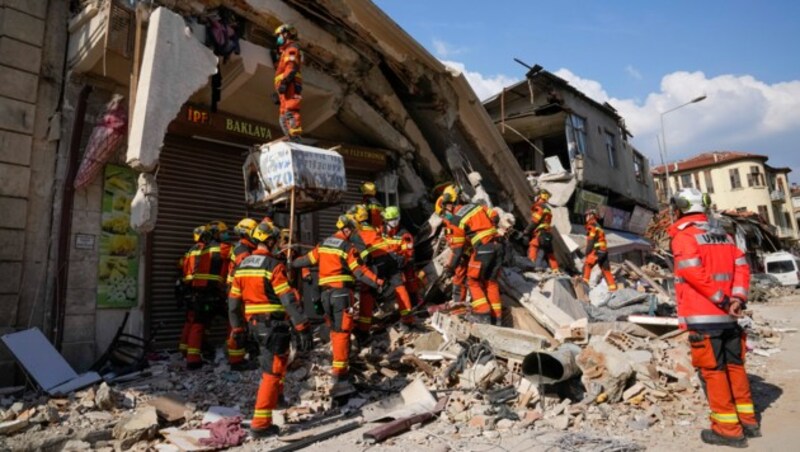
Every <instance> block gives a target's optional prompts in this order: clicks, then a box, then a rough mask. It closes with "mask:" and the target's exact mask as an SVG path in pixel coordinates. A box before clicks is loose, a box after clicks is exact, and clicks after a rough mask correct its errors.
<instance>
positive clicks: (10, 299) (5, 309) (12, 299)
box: [0, 294, 19, 359]
mask: <svg viewBox="0 0 800 452" xmlns="http://www.w3.org/2000/svg"><path fill="white" fill-rule="evenodd" d="M18 307H19V295H17V294H4V295H0V312H2V313H3V315H0V330H2V329H3V328H6V327H8V328H12V327H13V326H14V325H16V324H17V309H18ZM0 348H2V347H0ZM0 359H2V356H0Z"/></svg>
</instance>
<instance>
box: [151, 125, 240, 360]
mask: <svg viewBox="0 0 800 452" xmlns="http://www.w3.org/2000/svg"><path fill="white" fill-rule="evenodd" d="M244 153H245V151H244V150H242V149H238V148H233V147H226V146H220V145H210V144H207V143H204V142H200V141H196V140H187V139H181V138H176V137H168V138H167V140H166V142H165V146H164V149H163V151H162V152H161V165H160V167H159V170H158V188H159V200H158V202H159V206H158V210H159V211H158V222H157V223H156V227H155V229H154V231H153V233H152V236H151V237H152V246H151V252H150V255H149V256H148V258H149V263H148V265H149V266H150V267H149V268H150V282H149V294H148V295H149V298H148V301H149V305H148V314H149V319H150V331H151V332H153V331H155V332H156V336H155V338H154V343H155V345H156V346H157V347H161V348H171V347H175V346H177V343H178V338H179V335H180V331H181V328H182V326H183V321H184V313H183V311H180V310H178V309H177V307H176V305H175V298H174V284H175V278H176V264H177V261H178V259H179V258H180V257H181V256H182V255H183V253H184V252H185V251H186V250H187V249H188V248H189V247H190V246H191V245H192V229H194V227H196V226H197V225H200V224H204V223H207V222H208V221H210V220H222V221H224V222H225V223H226V224H227V225H228V227H233V225H235V224H236V223H237V222H238V221H239V220H240V219H241V218H242V217H243V216H245V215H247V214H248V212H247V208H246V206H245V205H244V183H243V181H242V169H241V168H242V164H243V162H244ZM251 213H252V212H251ZM226 323H227V322H225V321H224V319H222V318H220V319H219V320H216V321H215V322H214V327H213V328H212V335H211V338H212V341H220V342H221V340H222V338H223V336H224V334H225V328H226Z"/></svg>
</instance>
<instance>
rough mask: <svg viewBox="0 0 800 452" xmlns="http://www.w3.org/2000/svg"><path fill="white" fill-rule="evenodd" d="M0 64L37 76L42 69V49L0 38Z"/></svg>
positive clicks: (7, 38)
mask: <svg viewBox="0 0 800 452" xmlns="http://www.w3.org/2000/svg"><path fill="white" fill-rule="evenodd" d="M0 64H4V65H6V66H10V67H15V68H17V69H22V70H23V71H28V72H30V73H33V74H38V73H39V71H40V70H41V69H42V49H41V48H39V47H36V46H34V45H30V44H28V43H25V42H22V41H17V40H16V39H13V38H9V37H8V36H3V37H1V38H0Z"/></svg>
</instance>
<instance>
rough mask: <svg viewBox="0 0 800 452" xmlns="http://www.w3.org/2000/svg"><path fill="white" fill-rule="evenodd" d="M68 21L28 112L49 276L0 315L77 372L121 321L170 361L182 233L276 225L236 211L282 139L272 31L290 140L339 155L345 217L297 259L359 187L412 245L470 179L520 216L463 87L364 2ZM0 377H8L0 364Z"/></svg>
mask: <svg viewBox="0 0 800 452" xmlns="http://www.w3.org/2000/svg"><path fill="white" fill-rule="evenodd" d="M71 5H72V8H73V9H72V10H71V11H67V10H66V9H63V10H52V11H51V12H50V14H51V15H53V16H54V17H53V18H52V21H54V22H55V21H58V20H59V19H60V20H62V21H64V22H67V19H69V21H68V25H67V27H66V29H63V28H62V29H61V30H59V29H57V28H51V29H49V30H50V33H52V35H53V36H61V35H62V34H63V36H64V39H63V40H54V43H53V45H54V46H55V45H56V44H59V45H60V46H62V47H60V48H59V49H55V50H53V52H54V53H55V56H53V58H51V59H52V60H53V61H58V60H59V58H58V52H56V50H59V51H60V52H61V53H60V55H61V58H62V60H65V61H66V63H65V67H66V73H65V74H64V79H63V82H64V83H63V97H62V98H59V95H60V93H59V90H58V89H53V90H50V91H48V93H46V94H47V95H48V96H49V97H47V98H46V99H45V97H44V96H41V97H40V99H39V102H40V103H42V105H43V108H42V114H45V113H46V114H47V117H49V118H50V119H49V121H44V122H43V124H42V127H39V126H37V127H39V128H38V129H37V130H39V129H43V130H45V132H47V130H48V129H47V126H49V135H47V137H45V138H46V139H47V140H49V141H47V143H50V144H51V145H52V147H53V149H54V152H52V153H51V154H49V157H48V158H52V162H51V169H50V170H47V169H46V168H43V169H41V170H40V171H43V172H44V175H43V176H42V177H44V178H45V180H49V181H51V182H50V184H52V187H53V191H52V193H53V194H52V199H50V201H47V200H44V201H43V205H42V206H38V205H37V206H36V209H37V210H36V211H35V212H34V211H31V212H30V213H31V215H35V216H36V217H37V218H42V219H44V218H52V221H51V222H49V223H48V224H46V225H43V227H42V228H41V229H42V230H44V231H49V234H50V240H45V239H41V240H33V239H31V240H30V241H29V242H30V243H32V244H33V243H38V244H40V248H44V249H39V248H37V249H31V250H29V251H26V252H30V253H38V255H47V256H48V262H49V263H48V265H49V268H50V269H51V270H52V271H51V272H42V273H40V274H39V276H37V277H38V278H39V279H36V280H34V279H32V278H34V275H35V273H31V272H27V273H25V278H26V280H25V282H24V283H21V284H20V285H19V286H17V285H16V284H14V287H11V286H9V288H8V290H5V289H4V292H8V294H7V295H8V296H4V297H3V298H2V302H3V303H4V304H9V305H14V306H9V308H10V309H9V310H6V309H5V306H4V307H3V310H4V312H11V313H12V316H11V317H13V319H10V321H9V324H8V325H7V326H8V328H9V331H13V330H15V329H18V328H22V327H27V326H39V327H40V328H42V330H43V331H44V332H45V334H46V335H47V336H48V337H49V338H51V340H52V341H53V342H54V343H55V345H56V347H57V349H59V350H60V351H61V352H62V353H63V354H64V356H65V357H66V358H67V360H68V361H69V362H70V363H72V364H73V365H74V366H75V367H76V368H78V369H85V368H87V367H88V366H89V365H90V364H91V363H92V361H93V359H94V358H95V357H96V356H97V355H98V354H99V352H100V351H102V350H104V349H105V347H106V345H107V344H108V343H109V341H110V340H111V338H112V336H113V335H114V332H115V330H116V328H117V326H118V325H119V324H120V323H121V321H122V319H123V317H124V315H125V313H127V312H128V311H129V310H130V312H131V316H130V320H129V322H128V325H127V329H128V331H129V332H133V333H136V334H138V335H141V336H152V337H154V339H155V341H156V345H159V346H173V345H174V340H175V338H176V337H177V336H178V332H179V328H180V325H181V324H182V322H183V314H182V313H181V312H180V311H179V310H178V309H176V307H175V302H174V295H173V285H174V281H175V275H176V262H177V260H178V258H179V257H180V256H181V255H182V253H183V252H184V251H185V250H186V249H187V248H188V247H189V246H190V244H191V231H192V229H193V228H194V227H195V226H197V225H198V224H205V223H206V222H208V221H209V220H213V219H218V220H223V221H225V222H226V223H228V224H235V223H236V221H238V220H239V219H240V218H242V217H243V216H245V215H251V216H259V215H263V214H266V213H270V214H272V213H274V214H275V218H276V221H278V222H279V223H281V224H284V225H286V224H288V221H287V219H286V214H285V213H281V212H280V211H278V212H267V211H264V210H258V209H253V208H251V207H249V206H247V205H246V203H245V196H244V182H243V177H242V164H243V163H244V161H245V159H246V157H247V154H248V152H249V151H250V149H251V148H252V146H254V145H258V144H261V143H265V142H269V141H271V140H274V139H277V138H280V135H281V133H280V132H279V130H280V129H279V127H278V123H277V117H278V112H277V107H276V106H274V105H273V104H272V101H271V100H270V96H271V93H272V91H273V89H272V79H273V75H274V64H273V60H272V58H271V53H272V52H274V50H275V49H274V47H275V44H274V36H273V30H274V29H275V28H276V27H277V26H278V25H280V24H282V23H291V24H293V25H295V26H296V27H297V29H298V31H299V35H300V42H301V47H302V51H303V53H304V59H305V63H304V67H303V78H304V88H305V89H304V92H303V107H302V114H303V118H304V124H303V128H304V130H305V133H304V140H306V143H308V144H312V145H315V146H318V147H325V148H333V147H335V148H336V149H337V152H339V153H340V154H341V155H342V156H343V157H344V160H345V166H346V172H347V180H348V184H349V193H348V194H347V195H346V196H345V199H344V201H343V202H342V206H341V207H338V206H337V207H332V208H329V209H325V210H322V211H318V212H313V213H308V214H305V215H302V216H301V218H300V221H299V231H300V241H301V242H302V243H305V244H313V243H314V242H315V241H316V240H317V239H319V238H321V237H324V236H325V235H326V234H328V233H330V232H331V231H332V229H333V224H334V222H335V218H336V216H337V215H338V214H340V213H341V212H342V210H343V209H345V208H347V206H348V205H349V204H351V203H353V202H356V201H358V200H360V197H359V196H358V193H357V187H358V185H359V184H360V183H361V182H362V181H366V180H376V182H377V183H378V187H379V197H381V199H384V200H386V201H388V202H389V203H398V204H399V205H400V207H401V208H402V209H403V214H404V222H406V226H407V227H409V228H411V229H416V228H417V227H418V226H420V225H422V224H424V223H425V221H426V220H427V218H428V216H429V215H430V213H431V212H432V203H431V202H432V200H431V199H430V196H431V195H430V193H428V190H427V188H426V187H433V186H434V185H435V184H437V183H440V182H444V181H449V180H455V181H458V182H459V183H460V184H461V185H463V186H465V187H467V190H468V191H469V190H470V189H471V188H472V187H473V184H471V183H470V180H469V179H468V178H467V175H468V174H469V173H471V172H478V173H480V174H481V175H482V180H480V181H478V180H476V179H474V178H473V182H474V183H475V185H480V187H478V189H479V190H480V191H482V192H488V193H490V194H491V195H492V197H493V199H494V200H495V201H496V202H498V203H499V204H500V205H502V206H504V207H505V208H506V209H507V210H516V211H517V212H519V213H524V212H525V210H526V209H527V208H528V203H529V188H528V185H527V183H526V181H525V175H524V173H523V172H522V171H521V169H520V168H519V165H518V164H517V162H516V161H515V159H514V157H513V155H512V154H511V153H510V151H509V149H508V147H507V146H506V144H505V142H504V141H503V140H502V137H501V136H500V134H499V133H498V132H497V131H496V129H495V128H494V126H493V125H492V123H491V120H490V119H489V116H488V115H487V113H486V111H485V110H484V109H483V107H482V106H481V104H480V102H479V101H478V99H477V98H476V96H475V94H474V92H473V91H472V89H471V88H470V87H469V85H468V83H467V81H466V79H465V78H464V76H463V75H462V74H459V73H457V72H454V71H453V70H451V69H450V68H447V67H445V66H444V65H443V64H442V63H441V62H439V61H438V60H437V59H436V58H434V57H433V56H432V55H430V54H429V53H428V52H427V51H426V50H425V49H424V48H423V47H422V46H421V45H420V44H419V43H417V42H415V41H414V40H413V39H412V38H411V37H410V36H409V35H408V34H406V32H404V31H403V30H402V29H401V28H400V27H399V26H398V25H397V24H395V23H394V22H393V21H392V20H391V19H389V18H388V17H387V16H386V15H385V14H384V13H383V12H382V11H380V9H378V8H377V7H376V6H375V5H374V4H373V3H371V2H368V1H359V0H356V1H323V2H318V1H313V2H312V1H269V0H231V1H223V2H220V1H210V0H209V1H188V0H187V1H180V0H179V1H169V2H163V3H162V2H153V3H143V2H139V3H137V5H136V7H135V8H132V7H131V6H130V4H129V3H127V2H122V1H116V0H103V1H99V0H91V1H80V2H72V3H71ZM160 5H164V6H160ZM67 16H68V17H67ZM220 24H221V26H223V27H230V29H232V30H234V32H233V33H232V35H231V36H232V37H233V38H235V41H236V42H235V43H231V44H232V45H231V49H229V50H230V53H227V51H224V52H222V53H224V55H215V52H214V50H213V49H212V45H211V43H210V40H209V39H208V37H209V35H210V34H211V33H210V32H209V28H210V27H214V26H220ZM217 53H220V52H219V51H218V52H217ZM65 54H66V56H64V55H65ZM48 64H50V66H48V67H49V68H51V69H49V70H54V69H52V68H54V67H58V66H57V65H56V64H54V63H53V62H51V61H50V60H48ZM52 96H55V97H56V100H55V102H51V100H50V97H52ZM45 100H47V101H48V102H50V104H47V105H46V106H45V105H44V103H45ZM51 104H55V105H51ZM45 107H46V108H45ZM45 110H46V111H45ZM56 149H57V152H55V150H56ZM97 149H100V150H101V151H100V152H95V151H96V150H97ZM83 167H86V168H87V170H86V171H84V168H83ZM79 168H80V170H79ZM131 168H132V169H133V170H131ZM48 171H49V172H48ZM87 172H88V174H89V176H91V177H88V176H87ZM37 174H38V173H37ZM37 180H38V179H37ZM76 187H77V188H76ZM48 202H49V204H48ZM129 218H130V223H132V224H133V225H134V227H135V229H131V228H129V227H128V223H129ZM42 221H44V220H42ZM48 243H49V244H50V247H49V248H48V246H47V244H48ZM14 265H16V264H14ZM15 268H16V267H15ZM15 274H19V272H17V273H15ZM25 287H40V289H39V290H28V289H25ZM11 292H13V293H11ZM221 331H222V330H221V329H220V330H217V332H218V333H219V332H221ZM3 362H4V365H7V366H10V365H11V364H10V363H11V361H10V359H9V357H8V356H3ZM4 374H5V373H4ZM11 374H12V373H11V372H9V373H8V374H7V375H11Z"/></svg>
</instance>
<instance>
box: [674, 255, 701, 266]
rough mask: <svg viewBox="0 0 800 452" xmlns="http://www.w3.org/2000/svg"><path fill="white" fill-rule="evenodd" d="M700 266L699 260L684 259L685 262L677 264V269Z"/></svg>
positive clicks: (696, 258)
mask: <svg viewBox="0 0 800 452" xmlns="http://www.w3.org/2000/svg"><path fill="white" fill-rule="evenodd" d="M701 264H702V263H701V262H700V258H699V257H694V258H692V259H686V260H685V261H680V262H678V269H683V268H691V267H699V266H700V265H701Z"/></svg>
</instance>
